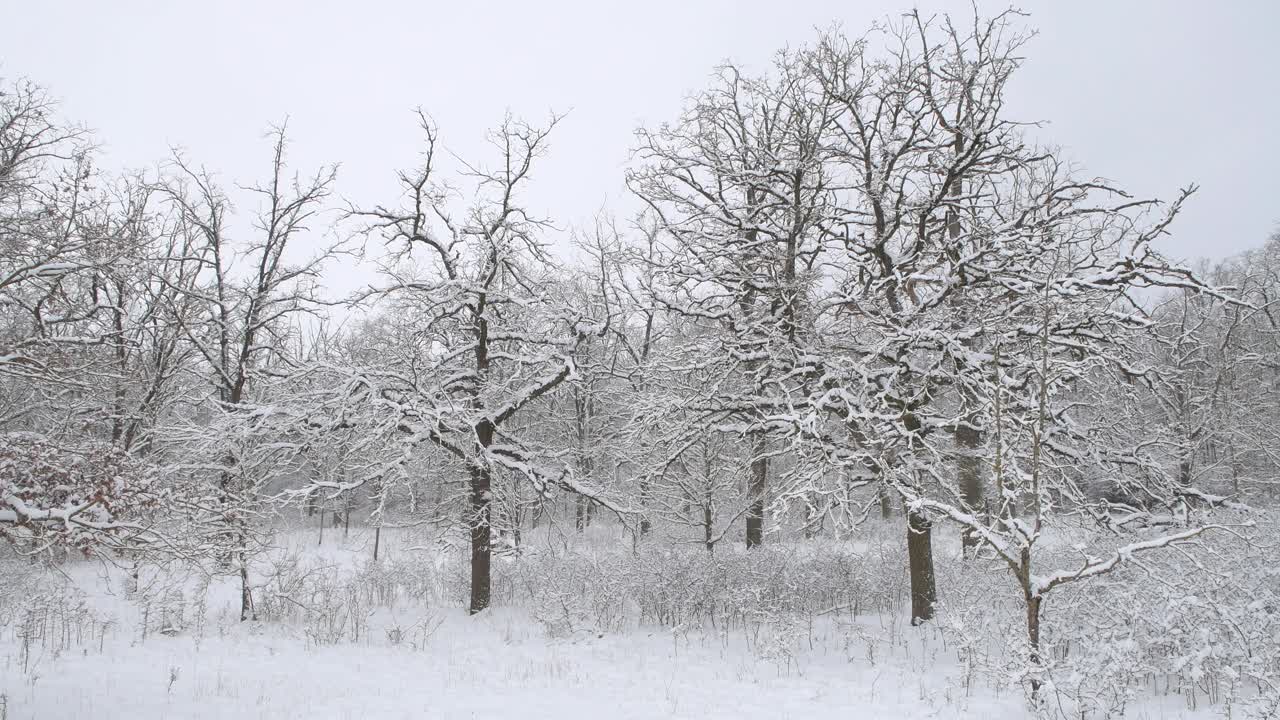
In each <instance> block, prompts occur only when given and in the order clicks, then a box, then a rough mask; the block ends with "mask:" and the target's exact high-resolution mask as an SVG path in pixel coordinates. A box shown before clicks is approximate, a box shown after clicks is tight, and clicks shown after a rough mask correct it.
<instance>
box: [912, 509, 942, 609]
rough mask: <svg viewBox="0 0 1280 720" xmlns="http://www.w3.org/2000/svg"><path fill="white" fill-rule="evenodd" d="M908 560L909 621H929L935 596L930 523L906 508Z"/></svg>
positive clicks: (920, 513)
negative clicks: (909, 583) (909, 579)
mask: <svg viewBox="0 0 1280 720" xmlns="http://www.w3.org/2000/svg"><path fill="white" fill-rule="evenodd" d="M907 562H908V565H909V567H910V571H911V624H912V625H919V624H921V623H923V622H925V621H927V620H932V619H933V615H934V604H935V603H936V602H937V599H938V590H937V586H936V585H935V584H934V577H933V523H932V522H930V520H929V518H928V517H927V516H926V515H925V514H924V513H923V512H920V511H915V510H912V509H911V508H910V507H908V508H907Z"/></svg>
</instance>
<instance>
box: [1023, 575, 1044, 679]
mask: <svg viewBox="0 0 1280 720" xmlns="http://www.w3.org/2000/svg"><path fill="white" fill-rule="evenodd" d="M1023 592H1024V594H1025V598H1026V601H1027V643H1028V645H1029V646H1030V655H1029V657H1028V660H1029V661H1030V663H1031V666H1032V671H1033V672H1035V671H1039V670H1040V603H1041V602H1042V601H1043V600H1044V598H1042V597H1040V596H1039V595H1033V594H1032V593H1031V592H1030V591H1029V590H1026V589H1024V590H1023ZM1039 692H1040V679H1039V678H1037V677H1035V676H1034V675H1033V676H1032V677H1031V698H1032V699H1033V700H1034V699H1035V697H1036V695H1037V694H1038V693H1039Z"/></svg>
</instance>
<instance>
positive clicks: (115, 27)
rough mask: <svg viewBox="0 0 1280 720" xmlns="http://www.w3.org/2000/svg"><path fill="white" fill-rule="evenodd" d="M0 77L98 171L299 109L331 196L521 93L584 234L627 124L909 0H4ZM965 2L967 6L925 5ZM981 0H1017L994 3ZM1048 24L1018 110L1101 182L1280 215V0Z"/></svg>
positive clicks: (251, 165)
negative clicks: (35, 102)
mask: <svg viewBox="0 0 1280 720" xmlns="http://www.w3.org/2000/svg"><path fill="white" fill-rule="evenodd" d="M6 4H8V5H9V7H8V8H6V9H5V10H4V12H3V18H4V33H3V34H4V43H3V48H2V49H0V75H3V76H7V77H10V78H12V77H16V76H26V77H29V78H31V79H33V80H36V81H38V82H40V83H41V84H44V85H46V86H47V87H49V88H50V89H51V91H52V92H53V93H54V94H55V96H57V97H59V98H61V99H62V100H63V108H64V112H65V114H66V115H67V116H68V117H69V118H72V119H74V120H77V121H80V122H83V123H86V124H88V125H89V126H91V127H92V128H93V129H94V130H96V131H97V133H98V137H99V139H100V140H101V141H102V143H103V145H104V150H105V152H106V156H105V157H106V162H107V163H108V164H109V165H112V166H127V167H145V166H150V165H153V164H154V163H155V162H157V161H159V160H161V159H163V158H165V157H166V156H167V155H168V147H169V146H170V145H171V144H174V145H181V146H183V147H185V148H186V149H187V150H188V152H189V154H190V156H191V158H192V159H193V160H195V161H197V162H201V163H204V164H206V165H208V166H209V167H210V168H211V169H215V170H217V171H218V172H219V173H220V174H221V176H222V177H223V178H224V180H226V181H228V182H231V181H237V182H242V183H249V182H252V181H254V180H257V179H259V178H261V177H262V176H263V173H264V172H265V171H266V170H267V161H268V159H269V158H268V154H267V151H268V147H267V145H266V143H265V142H264V141H263V140H262V139H261V135H262V133H263V131H264V130H265V129H266V128H267V126H268V125H269V124H270V123H272V122H277V121H279V120H281V119H282V118H284V117H285V116H286V115H288V116H289V118H290V129H291V131H292V132H291V135H292V137H293V146H292V153H291V159H292V161H293V165H294V166H295V167H297V168H298V169H301V170H304V171H305V170H310V169H313V168H314V167H316V166H317V165H319V164H321V163H327V162H341V164H342V170H341V172H340V175H339V191H340V192H341V193H342V194H343V195H344V196H346V197H349V198H352V199H353V200H356V201H359V202H366V203H368V202H373V201H375V200H383V201H385V200H390V199H391V195H390V193H391V192H392V191H393V188H392V183H393V174H392V173H393V170H394V169H397V168H401V167H408V166H411V165H413V164H414V163H415V161H416V156H415V153H416V152H417V141H418V139H419V136H418V134H417V133H416V132H415V125H414V120H413V118H412V116H411V114H410V112H409V111H410V109H411V108H413V107H415V106H417V105H421V106H423V108H424V109H426V110H427V111H428V112H430V113H431V114H432V115H433V116H434V118H435V119H436V121H437V122H438V124H439V125H440V128H441V131H442V138H443V142H444V143H445V145H446V146H447V147H449V148H450V149H452V150H455V151H457V152H459V153H460V154H462V155H464V156H467V157H472V156H474V151H475V150H476V149H477V148H479V147H480V145H481V142H482V138H483V132H484V130H485V129H486V128H488V127H491V126H492V125H494V124H495V123H496V122H497V121H498V120H499V119H500V118H501V117H502V115H503V113H504V111H506V110H507V109H508V108H509V109H511V110H512V111H513V112H515V113H516V114H518V115H523V116H525V117H527V118H529V119H531V120H536V119H540V118H542V117H544V116H545V115H546V114H547V113H548V112H549V111H550V110H556V111H569V116H568V117H567V118H566V120H565V121H564V123H563V124H562V125H561V127H560V128H559V129H558V130H557V133H556V134H555V135H553V137H552V146H551V154H550V155H549V157H548V158H546V159H545V160H544V161H543V163H542V165H541V167H540V169H539V170H538V171H537V172H536V178H537V179H536V184H537V188H536V193H534V194H533V195H532V204H533V205H534V208H535V209H536V210H540V211H542V212H544V213H546V214H548V215H550V216H551V217H553V218H555V219H556V220H557V222H558V224H560V225H561V226H566V227H567V226H570V225H574V224H579V225H585V224H586V223H588V222H589V221H590V218H591V217H592V215H593V214H594V213H595V211H596V210H597V209H598V208H600V207H601V206H602V205H604V204H606V203H608V204H609V205H611V206H618V207H622V206H628V207H629V206H630V203H629V202H627V198H626V197H625V195H626V193H625V189H624V187H623V184H622V170H623V167H624V165H625V164H626V162H627V159H628V151H629V149H630V147H631V143H632V137H633V136H632V133H633V130H634V129H635V128H636V126H637V125H639V124H642V123H644V124H656V123H658V122H661V121H664V120H671V119H674V118H675V116H676V114H677V112H678V110H679V108H680V105H681V102H682V100H683V98H684V97H686V96H687V95H689V94H690V93H692V92H694V91H696V90H697V89H699V88H701V87H703V86H705V85H706V83H707V78H708V75H709V74H710V72H711V70H712V68H713V67H714V66H715V65H716V64H717V63H718V62H720V61H722V60H724V59H732V60H734V61H735V62H738V63H740V64H743V65H745V66H746V67H748V68H749V69H756V70H759V69H763V68H764V67H765V66H766V64H767V63H768V61H769V58H770V56H771V54H772V53H773V52H774V51H775V50H776V49H778V48H780V47H782V46H785V45H788V44H790V45H797V44H801V43H805V42H808V41H809V40H811V39H812V38H813V37H814V36H815V30H814V28H815V27H819V26H820V27H827V26H829V25H831V24H832V23H839V24H841V25H843V26H844V27H845V29H846V30H847V31H848V32H849V33H850V34H860V33H861V32H862V31H863V30H865V29H866V28H867V27H868V26H869V25H870V24H871V23H872V22H873V21H874V20H876V19H877V18H882V17H884V16H885V15H886V14H889V13H897V12H901V11H902V10H904V9H907V8H909V7H910V6H909V5H908V4H907V0H898V1H896V2H883V1H880V0H877V1H875V2H858V1H854V0H842V1H841V0H832V1H829V2H828V1H824V0H812V1H806V2H755V1H753V2H731V1H727V0H725V1H719V2H697V1H695V0H686V1H685V2H667V1H665V0H663V1H654V0H646V1H644V2H628V3H613V2H603V1H598V2H575V1H570V0H554V1H546V2H492V1H491V2H472V3H455V2H449V3H445V2H423V1H419V2H396V3H392V2H308V1H304V0H260V1H259V2H238V1H237V2H228V1H225V0H219V1H218V2H199V3H197V2H187V1H185V0H181V1H180V0H169V1H168V2H162V1H159V0H157V1H156V2H126V1H123V0H118V1H115V2H102V1H101V0H82V1H81V2H60V1H58V0H20V1H19V0H8V2H7V3H6ZM919 5H920V7H921V8H922V9H923V10H926V11H933V10H939V9H942V10H951V11H953V12H955V13H956V14H967V13H969V12H970V6H969V4H968V2H963V3H954V2H952V3H944V2H921V3H919ZM978 5H979V8H980V9H982V10H983V11H984V13H990V12H995V11H999V10H1001V9H1003V8H1004V7H1006V6H1007V5H1006V4H1005V3H1000V2H986V1H985V0H980V2H979V3H978ZM1020 7H1022V8H1023V9H1025V10H1027V11H1029V12H1030V13H1031V18H1030V19H1029V20H1028V23H1029V24H1030V26H1032V27H1035V28H1038V29H1039V31H1040V35H1039V37H1037V38H1036V39H1035V40H1033V41H1032V43H1031V44H1030V45H1029V47H1028V48H1027V51H1026V54H1027V56H1028V58H1029V62H1028V63H1027V65H1026V67H1025V69H1024V70H1023V71H1022V72H1021V74H1020V75H1019V76H1018V77H1017V78H1016V79H1015V84H1014V87H1013V91H1012V97H1011V98H1010V111H1011V117H1013V118H1015V119H1019V120H1048V121H1050V122H1051V124H1050V126H1049V127H1048V128H1047V129H1046V130H1044V131H1041V133H1040V137H1041V138H1042V139H1045V140H1050V141H1052V142H1055V143H1058V144H1061V145H1062V146H1064V147H1065V148H1066V150H1067V153H1068V155H1069V157H1071V158H1072V159H1073V160H1075V161H1077V162H1079V163H1081V164H1082V165H1083V166H1084V168H1085V169H1086V170H1087V171H1088V172H1089V173H1091V174H1096V175H1102V176H1105V177H1107V178H1109V179H1111V180H1113V181H1116V182H1118V183H1119V184H1120V185H1121V186H1123V187H1126V188H1128V189H1130V190H1131V191H1132V192H1134V193H1135V194H1138V195H1142V196H1157V197H1162V198H1169V197H1172V196H1173V195H1174V194H1175V193H1176V192H1177V190H1178V188H1180V187H1181V186H1183V185H1185V184H1188V183H1191V182H1195V183H1198V184H1200V185H1201V188H1202V189H1201V192H1200V193H1199V194H1198V195H1197V196H1196V197H1195V198H1194V199H1193V201H1192V203H1191V205H1190V206H1189V208H1188V209H1187V211H1186V213H1185V214H1184V216H1183V217H1182V218H1181V219H1180V220H1179V221H1178V222H1177V223H1176V224H1175V227H1174V233H1175V237H1174V238H1172V239H1170V240H1169V241H1168V242H1167V243H1166V245H1165V246H1164V247H1165V248H1166V250H1167V251H1168V252H1169V253H1170V254H1173V255H1176V256H1181V257H1189V256H1201V255H1208V256H1213V257H1220V256H1223V255H1226V254H1230V253H1233V252H1236V251H1238V250H1241V249H1244V248H1247V247H1250V246H1253V245H1257V244H1259V243H1261V242H1262V241H1263V240H1264V239H1265V238H1266V236H1267V235H1268V234H1270V232H1271V231H1272V230H1273V229H1274V228H1275V227H1276V223H1277V222H1278V221H1280V207H1277V198H1278V196H1280V194H1278V193H1277V192H1276V191H1277V182H1276V179H1275V178H1276V173H1278V172H1280V131H1278V129H1277V125H1276V119H1277V117H1278V116H1280V113H1277V110H1278V109H1280V62H1278V61H1277V59H1276V53H1275V50H1274V48H1273V45H1272V43H1273V42H1274V39H1275V35H1276V31H1277V30H1278V29H1280V2H1274V1H1272V0H1255V1H1253V2H1245V1H1244V0H1240V1H1238V2H1222V3H1210V2H1204V1H1201V0H1183V1H1177V2H1175V1H1172V0H1170V1H1167V2H1160V1H1156V0H1146V1H1142V2H1138V1H1126V2H1110V1H1107V0H1073V1H1072V2H1048V1H1047V0H1046V1H1040V0H1035V1H1032V2H1025V3H1022V4H1021V5H1020Z"/></svg>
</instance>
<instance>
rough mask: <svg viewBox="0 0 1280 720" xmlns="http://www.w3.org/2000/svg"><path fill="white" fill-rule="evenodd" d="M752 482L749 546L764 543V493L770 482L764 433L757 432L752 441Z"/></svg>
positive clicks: (748, 489)
mask: <svg viewBox="0 0 1280 720" xmlns="http://www.w3.org/2000/svg"><path fill="white" fill-rule="evenodd" d="M751 452H752V456H753V457H752V460H751V484H750V485H749V486H748V488H747V496H748V497H749V498H750V499H751V508H750V509H749V510H748V511H747V548H753V547H759V546H760V545H762V544H763V543H764V495H765V491H766V489H767V487H768V482H769V458H768V457H766V456H765V439H764V433H756V437H755V442H754V443H752V448H751Z"/></svg>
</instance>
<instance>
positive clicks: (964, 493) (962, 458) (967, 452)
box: [955, 424, 983, 558]
mask: <svg viewBox="0 0 1280 720" xmlns="http://www.w3.org/2000/svg"><path fill="white" fill-rule="evenodd" d="M955 441H956V451H957V456H956V471H957V474H958V475H959V476H960V477H959V480H960V497H961V498H962V499H963V500H964V503H965V505H966V506H967V510H968V511H969V512H970V513H971V514H973V515H977V514H978V512H980V510H981V509H982V507H983V492H982V489H983V488H982V472H981V466H980V462H979V459H978V447H979V446H980V445H981V444H982V433H981V432H979V431H978V429H977V428H975V427H973V426H971V425H968V424H962V425H959V426H957V427H956V431H955ZM977 547H978V536H977V534H975V533H974V532H973V529H972V528H969V527H965V528H964V529H962V530H961V531H960V556H961V557H963V558H969V557H971V556H973V555H974V554H976V550H977Z"/></svg>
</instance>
